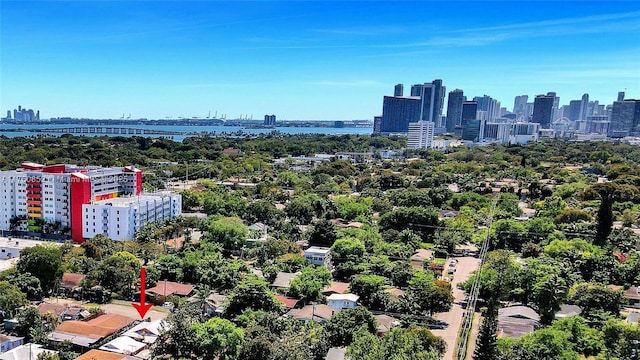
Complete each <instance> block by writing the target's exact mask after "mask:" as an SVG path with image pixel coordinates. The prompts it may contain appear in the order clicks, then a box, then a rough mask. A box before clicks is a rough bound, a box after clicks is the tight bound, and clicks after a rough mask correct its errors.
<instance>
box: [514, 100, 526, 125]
mask: <svg viewBox="0 0 640 360" xmlns="http://www.w3.org/2000/svg"><path fill="white" fill-rule="evenodd" d="M527 101H529V96H528V95H520V96H516V98H515V100H514V101H513V113H514V114H516V119H519V120H526V119H528V118H529V114H527Z"/></svg>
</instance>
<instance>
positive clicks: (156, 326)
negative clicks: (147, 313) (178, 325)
mask: <svg viewBox="0 0 640 360" xmlns="http://www.w3.org/2000/svg"><path fill="white" fill-rule="evenodd" d="M163 326H167V322H166V321H164V320H155V321H143V322H141V323H139V324H138V325H136V326H134V327H132V328H131V329H129V330H127V331H125V333H124V334H122V335H123V336H128V337H130V338H132V339H133V340H136V341H140V342H143V343H147V344H153V343H155V342H156V340H158V336H160V331H161V330H162V328H163Z"/></svg>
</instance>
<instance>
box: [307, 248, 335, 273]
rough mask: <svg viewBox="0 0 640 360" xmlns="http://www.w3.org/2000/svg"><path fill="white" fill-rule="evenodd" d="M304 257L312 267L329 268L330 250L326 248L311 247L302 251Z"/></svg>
mask: <svg viewBox="0 0 640 360" xmlns="http://www.w3.org/2000/svg"><path fill="white" fill-rule="evenodd" d="M304 257H305V259H307V261H309V262H310V263H312V264H314V265H319V266H324V267H326V268H328V269H330V268H331V249H330V248H328V247H320V246H312V247H310V248H308V249H306V250H305V251H304Z"/></svg>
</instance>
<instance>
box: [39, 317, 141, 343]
mask: <svg viewBox="0 0 640 360" xmlns="http://www.w3.org/2000/svg"><path fill="white" fill-rule="evenodd" d="M134 321H135V320H133V319H132V318H129V317H126V316H123V315H117V314H108V315H101V316H98V317H97V318H94V319H91V320H89V321H77V320H71V321H65V322H63V323H62V324H60V325H58V327H56V330H55V331H54V332H53V333H51V334H50V335H49V339H51V340H54V341H63V340H70V341H71V342H72V343H74V344H77V345H82V346H87V345H90V344H92V343H94V342H96V341H98V340H100V339H102V338H104V337H106V336H109V335H111V334H113V333H115V332H117V331H119V330H121V329H122V328H124V327H126V326H128V325H130V324H131V323H133V322H134ZM76 338H77V339H76Z"/></svg>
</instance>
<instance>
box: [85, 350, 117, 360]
mask: <svg viewBox="0 0 640 360" xmlns="http://www.w3.org/2000/svg"><path fill="white" fill-rule="evenodd" d="M125 358H126V356H125V355H123V354H116V353H112V352H108V351H102V350H97V349H93V350H89V351H88V352H86V353H84V354H82V355H80V356H78V357H77V358H76V359H75V360H94V359H96V360H97V359H100V360H124V359H125Z"/></svg>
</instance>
